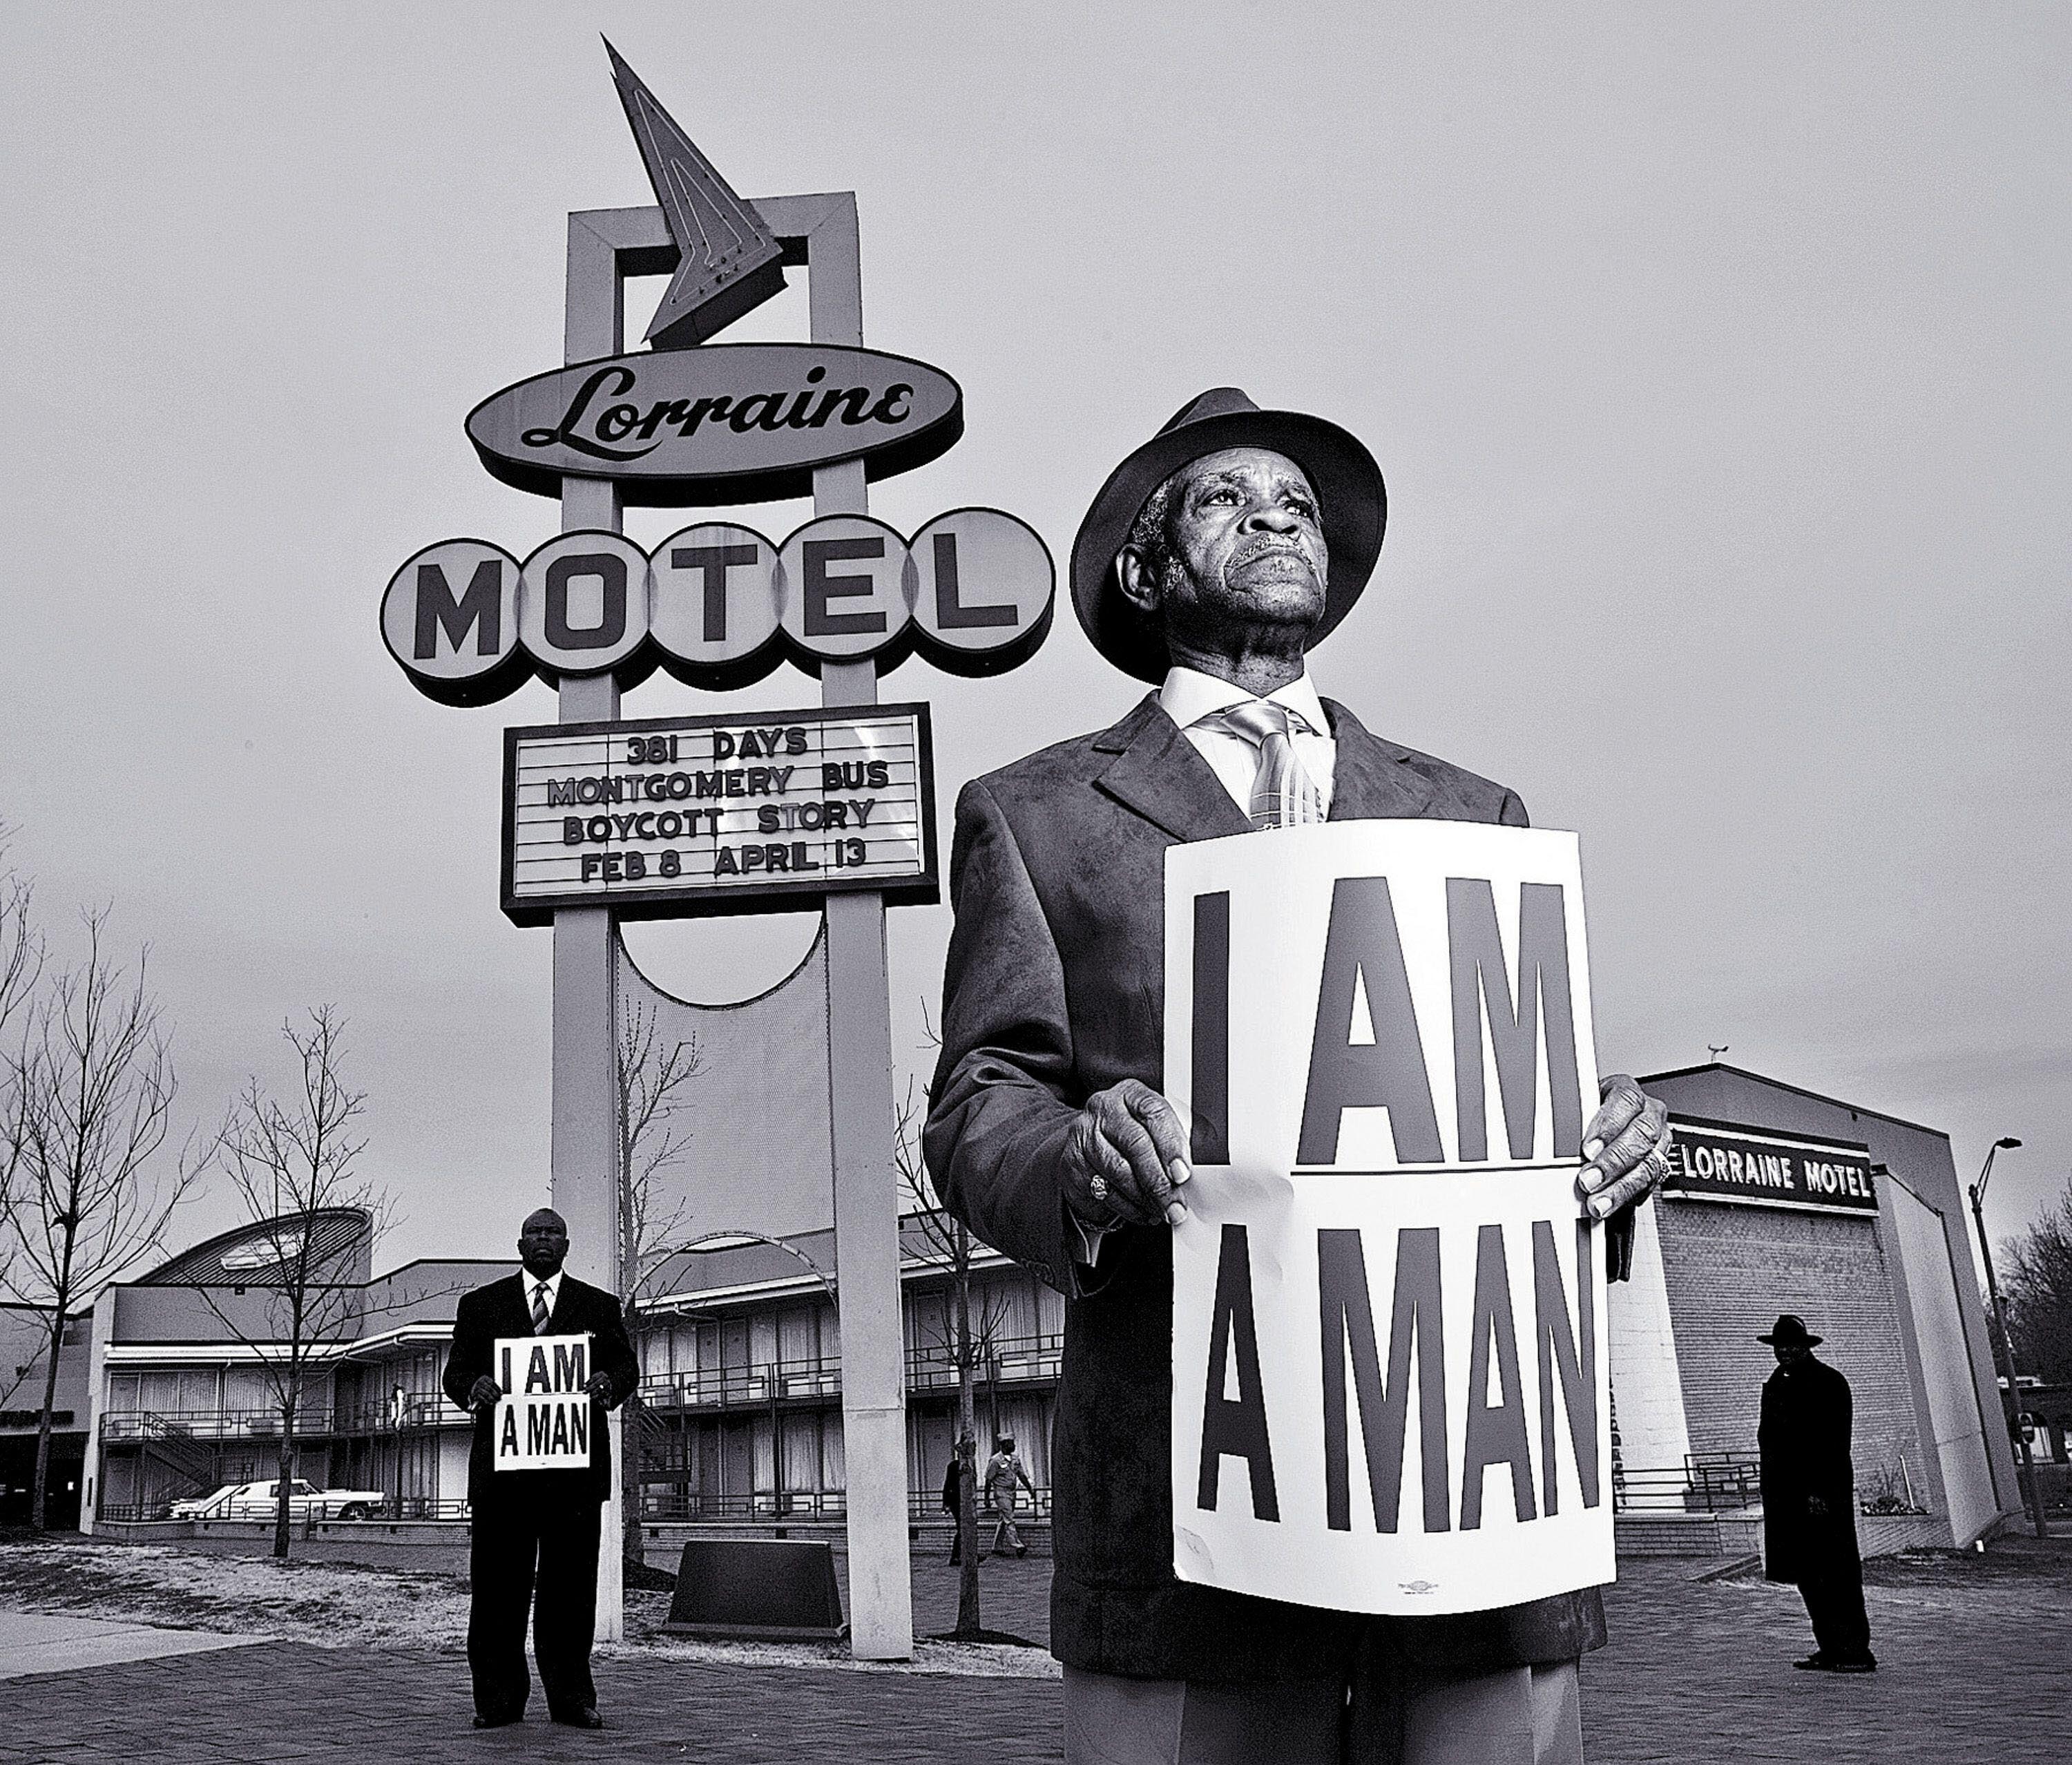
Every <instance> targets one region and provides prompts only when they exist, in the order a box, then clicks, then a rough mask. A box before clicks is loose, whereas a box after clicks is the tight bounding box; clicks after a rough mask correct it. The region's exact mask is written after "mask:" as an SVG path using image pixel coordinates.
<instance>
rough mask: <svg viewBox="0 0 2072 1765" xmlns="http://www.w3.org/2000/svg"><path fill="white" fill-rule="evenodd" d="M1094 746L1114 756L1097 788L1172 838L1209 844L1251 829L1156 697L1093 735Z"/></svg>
mask: <svg viewBox="0 0 2072 1765" xmlns="http://www.w3.org/2000/svg"><path fill="white" fill-rule="evenodd" d="M1094 747H1095V750H1096V751H1097V752H1101V753H1112V754H1113V755H1115V756H1116V757H1115V759H1114V760H1113V762H1112V763H1111V764H1110V765H1109V766H1108V768H1107V770H1106V771H1103V772H1102V773H1101V774H1100V776H1098V777H1097V778H1096V780H1094V784H1095V788H1096V789H1098V790H1101V791H1104V792H1107V793H1108V796H1112V797H1113V798H1114V799H1115V800H1116V801H1117V802H1118V803H1120V804H1122V805H1123V807H1124V808H1127V809H1129V810H1131V811H1133V813H1136V814H1138V815H1141V816H1142V817H1144V818H1145V820H1146V821H1149V822H1151V823H1152V824H1153V825H1155V826H1157V827H1160V828H1162V829H1164V830H1165V832H1166V833H1170V834H1171V835H1172V836H1173V837H1174V839H1176V840H1213V839H1216V838H1218V837H1220V836H1222V835H1223V834H1226V833H1250V832H1251V831H1252V823H1251V821H1249V819H1248V818H1247V817H1246V816H1245V814H1244V812H1243V811H1242V810H1240V809H1239V808H1238V806H1237V804H1235V803H1234V802H1232V801H1231V794H1230V792H1227V791H1226V790H1225V789H1224V788H1223V780H1220V779H1219V778H1218V777H1217V776H1216V775H1215V772H1214V771H1212V770H1211V767H1210V766H1209V763H1208V762H1207V760H1205V759H1202V756H1201V755H1199V754H1198V753H1197V752H1195V751H1194V743H1192V742H1190V741H1189V740H1188V739H1187V738H1186V736H1184V735H1182V734H1181V733H1180V730H1179V729H1178V726H1176V725H1175V724H1174V722H1173V719H1172V718H1170V717H1168V716H1167V715H1166V714H1165V711H1164V710H1163V709H1161V706H1160V705H1159V703H1158V695H1157V693H1152V694H1150V695H1149V697H1146V698H1145V700H1144V701H1142V702H1141V703H1140V704H1139V705H1138V706H1137V709H1136V710H1133V711H1132V712H1131V713H1130V714H1129V715H1128V716H1127V717H1125V718H1124V719H1123V720H1122V721H1121V722H1120V723H1118V724H1116V726H1115V727H1114V728H1113V729H1111V730H1104V731H1103V732H1102V733H1101V734H1099V735H1097V736H1096V737H1095V738H1094Z"/></svg>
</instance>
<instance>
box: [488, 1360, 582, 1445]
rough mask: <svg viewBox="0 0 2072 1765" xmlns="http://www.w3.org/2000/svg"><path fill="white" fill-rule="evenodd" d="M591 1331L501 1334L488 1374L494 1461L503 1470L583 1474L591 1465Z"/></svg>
mask: <svg viewBox="0 0 2072 1765" xmlns="http://www.w3.org/2000/svg"><path fill="white" fill-rule="evenodd" d="M490 1365H491V1369H492V1370H491V1375H490V1376H491V1377H492V1378H493V1379H495V1381H496V1383H497V1384H498V1385H499V1386H500V1388H501V1389H502V1390H503V1393H504V1395H503V1396H502V1397H500V1398H498V1399H497V1401H496V1415H495V1436H494V1438H495V1443H496V1450H495V1456H494V1458H492V1459H491V1463H493V1464H494V1465H495V1468H496V1469H497V1470H499V1471H580V1470H582V1469H583V1468H584V1467H586V1466H587V1465H588V1464H589V1463H590V1425H591V1423H592V1421H594V1420H596V1419H598V1418H596V1417H594V1415H593V1413H592V1412H591V1409H590V1393H588V1392H587V1391H586V1390H585V1389H583V1388H584V1386H585V1385H586V1384H588V1382H589V1380H590V1332H589V1331H584V1332H582V1334H581V1335H573V1336H499V1337H498V1338H497V1339H496V1344H495V1352H494V1355H493V1357H492V1359H491V1362H490Z"/></svg>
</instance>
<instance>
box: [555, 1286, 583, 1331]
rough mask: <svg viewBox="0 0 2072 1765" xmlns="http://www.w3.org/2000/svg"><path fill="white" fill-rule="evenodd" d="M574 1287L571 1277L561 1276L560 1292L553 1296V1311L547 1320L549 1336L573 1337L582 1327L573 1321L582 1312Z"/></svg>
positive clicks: (580, 1302)
mask: <svg viewBox="0 0 2072 1765" xmlns="http://www.w3.org/2000/svg"><path fill="white" fill-rule="evenodd" d="M576 1286H577V1283H576V1280H575V1277H574V1276H573V1275H569V1274H566V1273H564V1274H563V1275H562V1277H561V1290H560V1291H559V1292H558V1293H557V1294H555V1295H554V1309H553V1312H552V1313H551V1314H549V1317H548V1319H547V1334H548V1335H550V1336H573V1335H577V1334H578V1333H579V1332H580V1331H581V1330H582V1326H581V1325H580V1324H578V1323H577V1322H576V1321H575V1319H576V1314H577V1313H578V1312H579V1311H581V1310H582V1301H581V1300H580V1299H578V1298H577V1297H576Z"/></svg>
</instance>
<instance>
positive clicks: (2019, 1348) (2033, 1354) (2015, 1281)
mask: <svg viewBox="0 0 2072 1765" xmlns="http://www.w3.org/2000/svg"><path fill="white" fill-rule="evenodd" d="M2000 1267H2001V1268H2002V1269H2004V1270H2005V1271H2006V1273H2005V1275H2004V1281H2005V1282H2006V1287H2007V1314H2008V1335H2011V1336H2012V1337H2013V1339H2014V1346H2015V1353H2016V1356H2017V1357H2018V1359H2017V1364H2019V1365H2021V1366H2023V1367H2025V1368H2028V1369H2029V1371H2030V1372H2034V1373H2037V1374H2038V1375H2040V1376H2041V1378H2042V1380H2043V1382H2044V1383H2045V1384H2049V1385H2062V1384H2072V1188H2068V1189H2067V1190H2066V1192H2065V1193H2064V1194H2062V1195H2059V1196H2058V1199H2057V1200H2056V1201H2055V1202H2054V1203H2053V1204H2052V1205H2051V1206H2049V1208H2045V1210H2044V1211H2043V1212H2042V1213H2041V1214H2040V1215H2039V1216H2037V1218H2036V1219H2035V1220H2033V1222H2032V1223H2031V1224H2030V1225H2029V1228H2028V1229H2027V1230H2026V1231H2025V1232H2023V1233H2022V1234H2021V1236H2019V1237H2016V1238H2009V1239H2008V1240H2005V1241H2004V1242H2003V1243H2002V1245H2000ZM2020 1407H2021V1405H2020V1400H2019V1394H2017V1397H2016V1408H2020Z"/></svg>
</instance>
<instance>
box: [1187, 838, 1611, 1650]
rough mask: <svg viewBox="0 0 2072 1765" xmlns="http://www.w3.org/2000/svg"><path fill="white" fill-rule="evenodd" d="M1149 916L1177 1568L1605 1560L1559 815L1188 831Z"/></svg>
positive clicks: (1237, 1576)
mask: <svg viewBox="0 0 2072 1765" xmlns="http://www.w3.org/2000/svg"><path fill="white" fill-rule="evenodd" d="M1165 924H1166V934H1165V936H1166V944H1165V1002H1166V1006H1165V1051H1166V1055H1165V1058H1166V1067H1165V1090H1166V1094H1167V1095H1168V1096H1170V1097H1171V1098H1172V1100H1173V1101H1174V1103H1175V1104H1176V1105H1178V1106H1179V1108H1180V1109H1181V1111H1182V1117H1183V1119H1184V1120H1186V1121H1187V1122H1188V1124H1189V1131H1190V1142H1191V1150H1192V1154H1193V1158H1192V1162H1193V1164H1194V1172H1195V1176H1194V1182H1193V1183H1191V1184H1190V1186H1189V1188H1188V1190H1187V1195H1186V1199H1187V1202H1188V1205H1189V1207H1190V1209H1191V1210H1192V1214H1191V1217H1190V1219H1188V1220H1186V1222H1184V1223H1183V1224H1182V1225H1181V1226H1180V1227H1179V1228H1177V1230H1176V1231H1175V1232H1174V1240H1173V1260H1174V1277H1173V1517H1174V1541H1173V1551H1174V1570H1175V1572H1176V1573H1177V1574H1178V1575H1179V1577H1180V1578H1182V1580H1186V1581H1193V1582H1204V1583H1207V1584H1208V1585H1210V1586H1218V1587H1224V1588H1228V1589H1231V1590H1235V1591H1238V1592H1242V1593H1248V1594H1260V1595H1262V1596H1264V1597H1266V1598H1273V1599H1284V1600H1290V1601H1293V1602H1297V1603H1298V1604H1302V1605H1310V1606H1324V1607H1334V1608H1337V1609H1339V1610H1342V1611H1368V1612H1387V1613H1414V1612H1459V1611H1480V1610H1483V1609H1486V1608H1488V1607H1496V1606H1506V1605H1510V1604H1512V1603H1514V1602H1518V1601H1521V1600H1526V1599H1534V1598H1541V1597H1544V1596H1545V1595H1548V1594H1556V1593H1561V1592H1565V1591H1568V1590H1572V1589H1574V1588H1578V1587H1586V1586H1595V1585H1597V1584H1598V1583H1601V1582H1607V1581H1609V1580H1610V1579H1611V1578H1612V1576H1613V1560H1612V1510H1611V1483H1610V1466H1611V1442H1610V1403H1609V1367H1608V1364H1607V1360H1606V1356H1605V1326H1604V1317H1605V1300H1604V1275H1603V1265H1602V1259H1601V1252H1600V1249H1599V1245H1598V1242H1597V1236H1598V1234H1597V1228H1596V1226H1595V1225H1594V1224H1593V1223H1591V1222H1589V1220H1587V1219H1585V1217H1584V1216H1583V1213H1582V1209H1581V1204H1580V1203H1579V1202H1578V1200H1577V1195H1576V1189H1575V1183H1576V1175H1577V1169H1578V1167H1579V1166H1580V1165H1581V1162H1582V1148H1581V1142H1582V1136H1583V1127H1584V1124H1585V1121H1587V1120H1588V1119H1589V1115H1590V1113H1592V1111H1593V1109H1595V1107H1596V1105H1597V1069H1596V1061H1595V1058H1594V1055H1593V1051H1592V1042H1591V1029H1590V997H1589V957H1588V954H1587V951H1586V948H1585V940H1584V932H1583V900H1582V884H1581V869H1580V864H1579V860H1578V857H1577V844H1576V838H1575V836H1574V835H1573V834H1571V833H1552V832H1546V831H1540V830H1531V829H1519V828H1501V827H1490V826H1483V825H1475V824H1470V823H1463V822H1448V821H1352V822H1342V823H1327V824H1325V825H1319V826H1313V827H1305V828H1293V829H1282V830H1281V831H1278V832H1276V833H1270V834H1267V835H1264V836H1262V835H1259V834H1244V835H1240V836H1238V837H1235V838H1231V839H1224V840H1212V841H1202V842H1199V843H1197V844H1192V845H1178V846H1174V847H1173V848H1172V849H1171V850H1170V851H1169V852H1168V854H1167V855H1166V868H1165Z"/></svg>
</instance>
